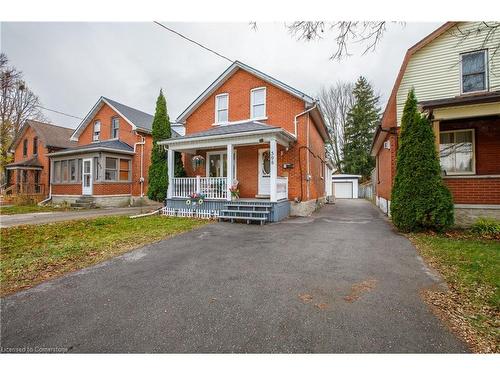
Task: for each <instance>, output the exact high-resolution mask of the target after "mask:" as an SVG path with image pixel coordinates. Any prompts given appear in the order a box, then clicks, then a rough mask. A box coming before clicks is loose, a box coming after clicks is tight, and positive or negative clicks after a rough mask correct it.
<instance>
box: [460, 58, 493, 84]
mask: <svg viewBox="0 0 500 375" xmlns="http://www.w3.org/2000/svg"><path fill="white" fill-rule="evenodd" d="M460 57H461V59H460V61H461V74H462V77H461V79H462V82H461V86H462V94H467V93H472V92H478V91H485V90H487V89H488V76H487V66H488V56H487V53H486V50H483V51H476V52H470V53H464V54H462V55H461V56H460Z"/></svg>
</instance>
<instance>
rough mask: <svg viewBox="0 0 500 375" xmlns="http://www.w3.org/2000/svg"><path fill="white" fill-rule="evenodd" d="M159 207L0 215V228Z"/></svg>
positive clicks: (139, 211) (111, 214) (130, 212)
mask: <svg viewBox="0 0 500 375" xmlns="http://www.w3.org/2000/svg"><path fill="white" fill-rule="evenodd" d="M159 207H161V205H159V206H145V207H123V208H96V209H89V210H72V211H50V212H34V213H31V214H17V215H0V228H7V227H14V226H18V225H37V224H47V223H55V222H58V221H66V220H77V219H91V218H94V217H100V216H114V215H137V214H141V213H146V212H151V211H153V210H155V209H157V208H159Z"/></svg>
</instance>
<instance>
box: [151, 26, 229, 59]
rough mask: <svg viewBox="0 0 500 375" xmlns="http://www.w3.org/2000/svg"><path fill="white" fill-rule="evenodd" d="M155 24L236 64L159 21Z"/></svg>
mask: <svg viewBox="0 0 500 375" xmlns="http://www.w3.org/2000/svg"><path fill="white" fill-rule="evenodd" d="M153 22H154V23H156V24H157V25H158V26H161V27H163V28H164V29H165V30H168V31H170V32H171V33H174V34H176V35H178V36H180V37H181V38H183V39H186V40H187V41H189V42H191V43H194V44H196V45H197V46H199V47H201V48H203V49H206V50H207V51H209V52H212V53H214V54H216V55H217V56H219V57H222V58H223V59H226V60H227V61H229V62H231V63H232V62H234V60H231V59H230V58H229V57H226V56H224V55H221V54H220V53H218V52H215V51H214V50H213V49H211V48H208V47H206V46H204V45H203V44H201V43H198V42H197V41H195V40H193V39H191V38H188V37H187V36H184V35H182V34H181V33H179V32H177V31H175V30H173V29H171V28H169V27H167V26H165V25H163V24H161V23H160V22H157V21H153Z"/></svg>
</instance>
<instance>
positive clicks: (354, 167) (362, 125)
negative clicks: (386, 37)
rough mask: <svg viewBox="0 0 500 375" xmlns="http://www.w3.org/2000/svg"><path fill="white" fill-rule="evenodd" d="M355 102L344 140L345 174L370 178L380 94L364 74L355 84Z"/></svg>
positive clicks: (348, 117) (349, 115) (349, 116)
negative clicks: (371, 150)
mask: <svg viewBox="0 0 500 375" xmlns="http://www.w3.org/2000/svg"><path fill="white" fill-rule="evenodd" d="M353 94H354V105H353V106H352V108H351V110H350V111H349V113H348V114H347V122H346V125H345V141H344V168H343V172H344V173H350V174H360V175H362V176H363V178H364V179H368V178H369V177H370V173H371V171H372V169H373V168H374V167H375V159H374V158H373V157H372V156H371V155H370V147H371V143H372V138H373V133H374V131H375V128H376V126H377V123H378V121H379V119H380V108H379V107H378V100H379V98H378V96H375V94H374V93H373V88H372V87H371V85H370V83H369V82H368V81H367V80H366V78H365V77H359V79H358V80H357V82H356V85H355V86H354V90H353Z"/></svg>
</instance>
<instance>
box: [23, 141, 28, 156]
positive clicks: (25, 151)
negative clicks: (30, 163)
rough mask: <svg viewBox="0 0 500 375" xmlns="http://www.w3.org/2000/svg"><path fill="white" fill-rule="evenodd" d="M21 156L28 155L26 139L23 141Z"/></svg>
mask: <svg viewBox="0 0 500 375" xmlns="http://www.w3.org/2000/svg"><path fill="white" fill-rule="evenodd" d="M23 156H28V140H27V139H25V140H24V141H23Z"/></svg>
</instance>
